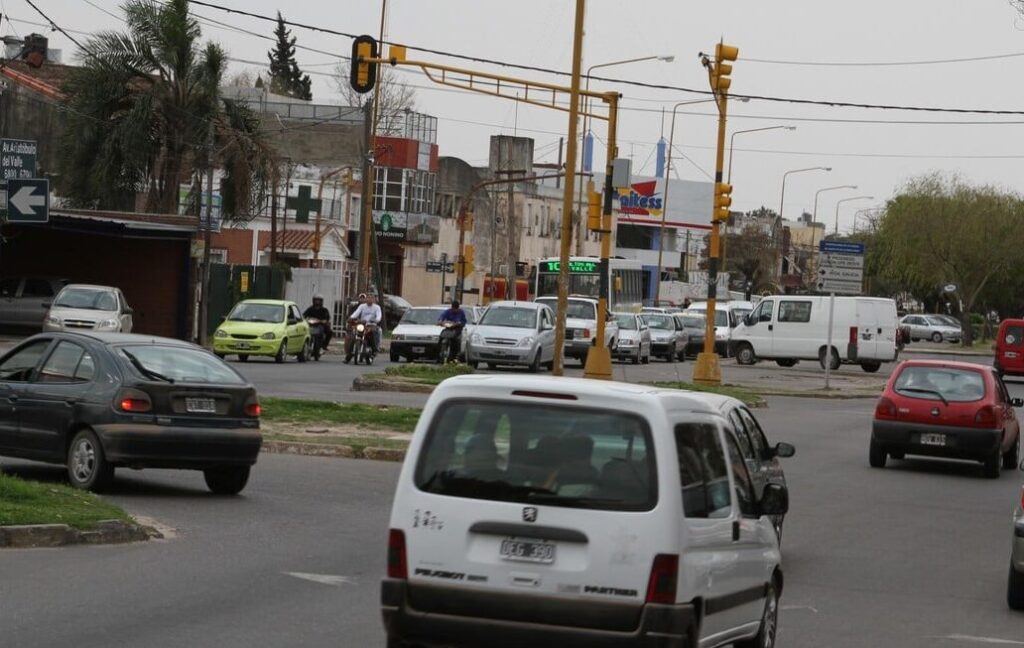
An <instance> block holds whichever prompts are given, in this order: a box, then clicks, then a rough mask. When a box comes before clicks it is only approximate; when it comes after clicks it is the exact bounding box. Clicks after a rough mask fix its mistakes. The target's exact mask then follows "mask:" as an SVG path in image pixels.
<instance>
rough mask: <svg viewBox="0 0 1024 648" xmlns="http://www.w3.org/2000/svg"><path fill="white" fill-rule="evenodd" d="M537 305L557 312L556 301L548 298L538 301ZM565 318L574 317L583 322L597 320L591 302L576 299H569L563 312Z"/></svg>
mask: <svg viewBox="0 0 1024 648" xmlns="http://www.w3.org/2000/svg"><path fill="white" fill-rule="evenodd" d="M537 302H538V303H540V304H544V305H546V306H548V307H550V308H551V310H552V311H554V312H558V308H556V307H557V306H558V300H557V299H552V298H550V297H548V298H544V299H538V300H537ZM565 316H566V317H574V318H576V319H585V320H596V319H597V307H596V306H595V305H594V304H593V302H587V301H580V300H578V299H570V300H569V302H568V304H567V308H566V311H565Z"/></svg>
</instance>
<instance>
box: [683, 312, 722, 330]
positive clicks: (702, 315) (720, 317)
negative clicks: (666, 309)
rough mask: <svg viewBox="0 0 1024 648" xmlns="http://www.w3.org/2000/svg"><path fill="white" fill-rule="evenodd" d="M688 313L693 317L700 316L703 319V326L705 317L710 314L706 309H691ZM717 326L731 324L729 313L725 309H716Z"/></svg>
mask: <svg viewBox="0 0 1024 648" xmlns="http://www.w3.org/2000/svg"><path fill="white" fill-rule="evenodd" d="M687 315H692V316H693V317H699V318H700V319H701V324H700V325H701V327H703V326H704V318H706V317H707V316H708V312H707V311H705V310H697V311H689V312H688V313H687ZM715 326H729V314H728V313H726V312H725V311H720V310H717V309H716V310H715Z"/></svg>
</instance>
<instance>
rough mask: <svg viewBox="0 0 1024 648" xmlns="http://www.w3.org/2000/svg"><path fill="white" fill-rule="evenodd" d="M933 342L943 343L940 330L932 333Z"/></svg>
mask: <svg viewBox="0 0 1024 648" xmlns="http://www.w3.org/2000/svg"><path fill="white" fill-rule="evenodd" d="M932 342H934V343H935V344H939V343H941V342H942V333H939V332H938V331H935V332H934V333H932Z"/></svg>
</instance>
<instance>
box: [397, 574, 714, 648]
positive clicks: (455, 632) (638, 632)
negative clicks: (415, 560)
mask: <svg viewBox="0 0 1024 648" xmlns="http://www.w3.org/2000/svg"><path fill="white" fill-rule="evenodd" d="M430 590H431V593H430V595H431V598H432V600H433V601H434V602H435V603H437V604H438V605H439V606H442V607H443V605H444V599H445V596H446V595H447V592H451V593H452V594H453V595H455V596H460V595H461V596H465V595H466V593H465V592H459V593H457V591H456V590H451V589H448V588H430ZM446 590H447V592H446ZM475 599H476V600H478V601H479V602H480V605H481V609H483V608H485V607H487V606H488V605H489V604H492V605H493V604H497V605H501V606H502V614H503V616H505V617H507V618H503V619H494V618H485V617H480V616H468V615H461V614H454V613H439V612H435V611H430V612H427V611H421V610H417V609H415V608H414V607H413V605H412V604H411V603H410V597H409V584H408V582H407V581H404V580H394V579H386V580H384V582H383V584H382V586H381V606H382V612H383V617H384V628H385V630H386V631H387V634H388V638H389V639H392V640H399V641H409V642H412V643H415V644H421V645H426V646H431V645H437V646H453V647H461V646H467V647H468V646H479V645H482V644H486V645H487V646H488V648H520V647H521V646H558V647H559V648H655V647H658V648H684V647H688V646H691V645H692V643H691V639H692V635H693V634H695V630H696V627H697V623H696V614H695V613H694V609H693V606H691V605H686V604H679V605H654V604H646V605H643V606H641V607H640V608H639V610H638V614H639V622H638V623H636V624H634V625H635V626H636V627H634V628H632V629H629V630H621V629H602V628H600V627H581V626H579V625H572V626H569V625H558V624H557V622H553V621H555V620H554V619H551V618H548V619H545V620H544V622H537V621H517V620H509V619H514V618H515V617H517V616H519V617H520V618H524V617H540V616H542V615H545V612H546V608H547V607H548V605H549V604H551V603H552V599H550V598H547V597H540V596H529V595H522V594H500V595H477V596H476V597H475ZM490 599H494V600H490ZM498 599H500V600H498ZM433 604H434V603H432V605H433ZM558 605H559V606H565V605H566V603H564V602H559V603H558ZM571 605H574V606H575V607H577V608H578V609H579V610H581V611H583V613H584V614H589V615H590V616H591V617H592V618H593V620H594V624H593V625H595V626H600V625H606V624H607V619H606V618H602V617H604V616H605V615H603V614H602V605H601V604H595V603H594V602H591V601H581V602H579V603H574V604H571ZM548 616H549V617H550V615H548ZM484 637H486V640H484V641H481V640H482V638H484Z"/></svg>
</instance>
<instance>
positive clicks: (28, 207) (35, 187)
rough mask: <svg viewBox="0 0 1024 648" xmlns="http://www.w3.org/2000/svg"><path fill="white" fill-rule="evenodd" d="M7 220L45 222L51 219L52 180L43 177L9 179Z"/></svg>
mask: <svg viewBox="0 0 1024 648" xmlns="http://www.w3.org/2000/svg"><path fill="white" fill-rule="evenodd" d="M7 220H8V221H10V222H12V223H45V222H47V221H49V220H50V181H49V180H46V179H42V178H29V179H19V178H11V179H10V180H8V181H7Z"/></svg>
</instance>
